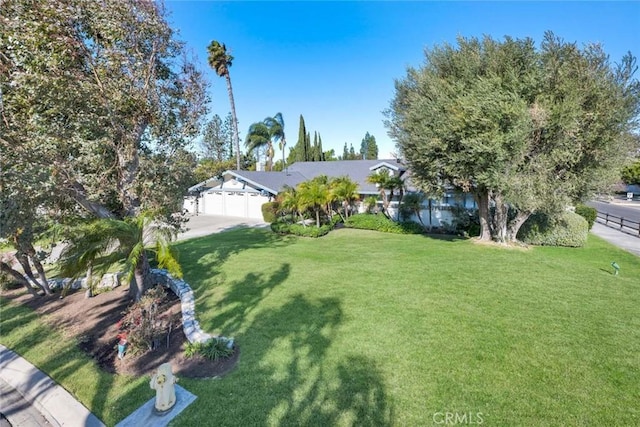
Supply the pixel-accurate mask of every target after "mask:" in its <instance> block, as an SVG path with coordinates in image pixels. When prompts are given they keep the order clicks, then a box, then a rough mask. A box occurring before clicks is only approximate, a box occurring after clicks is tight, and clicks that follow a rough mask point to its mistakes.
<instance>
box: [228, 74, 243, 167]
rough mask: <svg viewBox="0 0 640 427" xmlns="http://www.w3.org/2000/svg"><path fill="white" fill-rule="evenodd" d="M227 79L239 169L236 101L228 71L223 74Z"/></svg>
mask: <svg viewBox="0 0 640 427" xmlns="http://www.w3.org/2000/svg"><path fill="white" fill-rule="evenodd" d="M224 78H225V80H226V81H227V91H228V92H229V104H231V124H232V125H233V145H234V146H235V149H236V169H237V170H240V141H239V139H240V137H239V136H238V135H239V134H238V117H237V116H236V103H235V101H234V100H233V88H232V87H231V77H230V76H229V71H227V73H226V74H225V75H224Z"/></svg>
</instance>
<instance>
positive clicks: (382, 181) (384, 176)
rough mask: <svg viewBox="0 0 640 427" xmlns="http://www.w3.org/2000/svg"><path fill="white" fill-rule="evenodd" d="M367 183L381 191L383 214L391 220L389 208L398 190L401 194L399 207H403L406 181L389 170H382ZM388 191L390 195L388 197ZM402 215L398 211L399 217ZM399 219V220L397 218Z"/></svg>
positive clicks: (370, 176)
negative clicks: (374, 185)
mask: <svg viewBox="0 0 640 427" xmlns="http://www.w3.org/2000/svg"><path fill="white" fill-rule="evenodd" d="M367 181H368V182H370V183H372V184H376V187H378V190H379V191H380V198H381V199H382V213H384V215H385V216H386V217H387V218H389V219H391V213H390V212H389V206H390V205H391V201H392V200H393V194H394V192H395V191H396V190H398V193H399V200H398V206H401V204H402V199H403V196H404V180H403V179H402V178H400V177H399V176H398V175H395V174H394V173H392V172H391V171H390V170H389V169H387V168H380V169H378V170H377V171H376V172H374V173H372V174H371V175H369V176H368V177H367ZM387 191H388V192H389V194H388V195H387ZM399 215H400V209H398V217H399ZM396 219H398V218H396Z"/></svg>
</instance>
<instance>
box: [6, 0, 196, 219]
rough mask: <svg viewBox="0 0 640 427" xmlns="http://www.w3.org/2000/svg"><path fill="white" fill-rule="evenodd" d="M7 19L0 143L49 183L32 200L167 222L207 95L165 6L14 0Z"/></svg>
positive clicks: (129, 0) (36, 188)
mask: <svg viewBox="0 0 640 427" xmlns="http://www.w3.org/2000/svg"><path fill="white" fill-rule="evenodd" d="M0 21H1V22H0V24H1V27H2V29H3V30H2V31H0V75H1V78H0V99H1V100H2V102H1V103H0V106H1V110H2V123H1V126H2V132H1V133H0V143H2V148H3V150H4V149H6V150H7V151H10V152H12V153H13V154H15V156H16V157H19V158H20V159H21V160H24V161H21V163H19V164H21V165H30V166H31V168H33V169H35V170H38V171H40V172H41V174H40V175H41V176H42V178H41V179H40V181H39V182H38V183H36V184H35V185H29V186H25V187H24V189H23V190H24V192H25V193H24V194H25V197H28V196H29V195H31V197H32V198H33V199H34V200H39V199H40V198H44V199H45V202H50V201H51V200H56V201H57V200H72V201H73V202H75V204H76V205H77V206H79V207H81V208H83V209H84V210H85V212H86V213H88V214H89V215H93V216H96V217H99V218H131V217H135V216H136V215H138V213H139V212H140V211H141V210H142V209H145V208H154V209H158V210H160V211H161V214H162V215H164V216H165V217H167V218H168V217H170V214H171V213H172V212H175V210H176V207H177V206H179V204H180V202H181V200H180V199H181V198H182V197H181V196H182V195H181V194H175V192H173V191H167V190H168V189H169V188H171V187H172V186H173V184H176V183H177V182H178V181H181V182H183V181H188V180H191V179H192V178H189V177H186V176H184V174H183V171H184V169H185V168H186V167H190V168H192V165H191V166H189V163H190V161H189V159H188V157H189V156H188V155H185V150H184V148H185V146H186V144H187V143H188V142H189V141H190V139H191V138H192V137H193V136H194V135H195V134H196V133H197V131H198V128H199V124H200V118H201V117H202V115H203V113H204V112H205V111H206V102H207V97H206V95H205V89H206V86H205V84H204V80H203V79H202V76H201V74H200V72H199V71H198V70H197V69H196V68H195V67H194V65H193V63H192V62H191V61H189V60H188V59H187V57H186V55H185V50H184V45H183V44H182V43H181V42H179V41H177V40H176V39H175V37H174V36H175V35H174V32H173V30H172V29H171V28H170V27H169V25H168V23H167V21H166V13H165V11H164V8H163V6H162V4H161V3H155V2H138V1H133V0H123V1H119V2H108V3H105V4H103V3H98V2H90V1H83V0H51V1H47V2H23V1H18V0H7V1H4V2H2V3H0ZM180 165H186V166H184V167H181V166H180ZM176 168H180V169H181V170H179V171H178V170H177V169H176ZM142 172H144V173H142ZM156 172H157V173H156ZM40 175H39V176H40ZM167 183H169V184H170V185H169V187H166V184H167ZM170 194H174V197H167V196H168V195H170ZM45 202H43V203H38V204H36V203H33V204H31V208H32V209H34V210H35V209H37V208H41V207H42V206H43V204H45ZM23 206H27V205H23ZM72 212H73V211H72ZM33 217H34V216H24V217H23V218H24V219H25V220H26V219H28V218H33Z"/></svg>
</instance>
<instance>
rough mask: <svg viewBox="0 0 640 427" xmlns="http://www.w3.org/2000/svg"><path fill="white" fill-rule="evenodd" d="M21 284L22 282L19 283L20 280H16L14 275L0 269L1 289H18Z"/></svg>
mask: <svg viewBox="0 0 640 427" xmlns="http://www.w3.org/2000/svg"><path fill="white" fill-rule="evenodd" d="M20 286H22V285H20V283H18V281H16V280H15V279H14V278H13V277H11V276H10V275H9V274H7V273H5V272H4V271H0V291H8V290H10V289H18V288H19V287H20Z"/></svg>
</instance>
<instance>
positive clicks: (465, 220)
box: [445, 205, 480, 237]
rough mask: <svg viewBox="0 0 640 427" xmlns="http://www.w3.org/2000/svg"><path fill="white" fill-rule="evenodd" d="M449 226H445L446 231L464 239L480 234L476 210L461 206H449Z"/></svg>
mask: <svg viewBox="0 0 640 427" xmlns="http://www.w3.org/2000/svg"><path fill="white" fill-rule="evenodd" d="M451 217H452V220H451V224H448V225H446V226H445V229H447V231H450V232H453V233H456V234H460V235H463V236H466V237H473V236H478V235H479V234H480V218H479V216H478V210H477V209H467V208H464V207H462V206H457V205H454V206H451Z"/></svg>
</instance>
